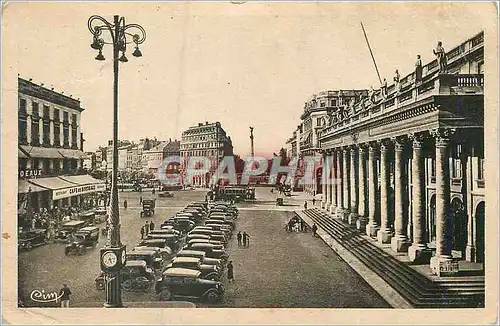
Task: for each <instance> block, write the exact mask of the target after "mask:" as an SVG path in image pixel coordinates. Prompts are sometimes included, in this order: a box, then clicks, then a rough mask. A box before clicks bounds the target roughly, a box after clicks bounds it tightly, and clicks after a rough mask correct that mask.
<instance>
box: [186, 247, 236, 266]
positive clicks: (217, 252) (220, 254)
mask: <svg viewBox="0 0 500 326" xmlns="http://www.w3.org/2000/svg"><path fill="white" fill-rule="evenodd" d="M183 249H191V250H200V251H204V252H205V253H206V254H207V257H208V258H217V259H221V260H222V262H223V263H226V262H227V260H228V258H229V255H228V254H227V252H226V251H225V250H221V249H217V248H216V245H213V244H210V243H193V244H191V245H186V246H185V248H183Z"/></svg>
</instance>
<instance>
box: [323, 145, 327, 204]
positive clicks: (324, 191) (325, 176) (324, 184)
mask: <svg viewBox="0 0 500 326" xmlns="http://www.w3.org/2000/svg"><path fill="white" fill-rule="evenodd" d="M326 160H327V154H326V151H324V152H323V164H322V165H323V173H322V174H321V182H322V184H321V191H322V192H323V196H322V198H321V208H325V206H326V179H327V171H328V169H327V165H328V163H327V162H326Z"/></svg>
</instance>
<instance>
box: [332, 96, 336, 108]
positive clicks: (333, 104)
mask: <svg viewBox="0 0 500 326" xmlns="http://www.w3.org/2000/svg"><path fill="white" fill-rule="evenodd" d="M331 101H332V106H337V99H336V98H332V100H331Z"/></svg>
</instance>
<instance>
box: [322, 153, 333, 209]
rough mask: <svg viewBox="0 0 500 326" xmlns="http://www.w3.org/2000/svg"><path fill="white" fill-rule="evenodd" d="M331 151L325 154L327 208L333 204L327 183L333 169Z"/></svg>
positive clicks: (324, 169)
mask: <svg viewBox="0 0 500 326" xmlns="http://www.w3.org/2000/svg"><path fill="white" fill-rule="evenodd" d="M329 154H330V153H329V152H327V153H326V156H325V165H324V167H323V172H324V173H323V174H324V175H325V178H324V180H325V195H324V197H325V209H329V208H330V205H331V204H332V203H331V201H330V189H329V188H328V184H327V181H326V180H328V178H330V173H331V169H332V164H331V162H330V157H329V156H328V155H329Z"/></svg>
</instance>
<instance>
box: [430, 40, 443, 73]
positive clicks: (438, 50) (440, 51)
mask: <svg viewBox="0 0 500 326" xmlns="http://www.w3.org/2000/svg"><path fill="white" fill-rule="evenodd" d="M432 52H433V53H434V55H435V56H436V58H437V61H438V65H439V73H440V74H444V73H446V52H445V50H444V48H443V43H442V42H441V41H439V42H438V44H437V47H436V49H433V50H432Z"/></svg>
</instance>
